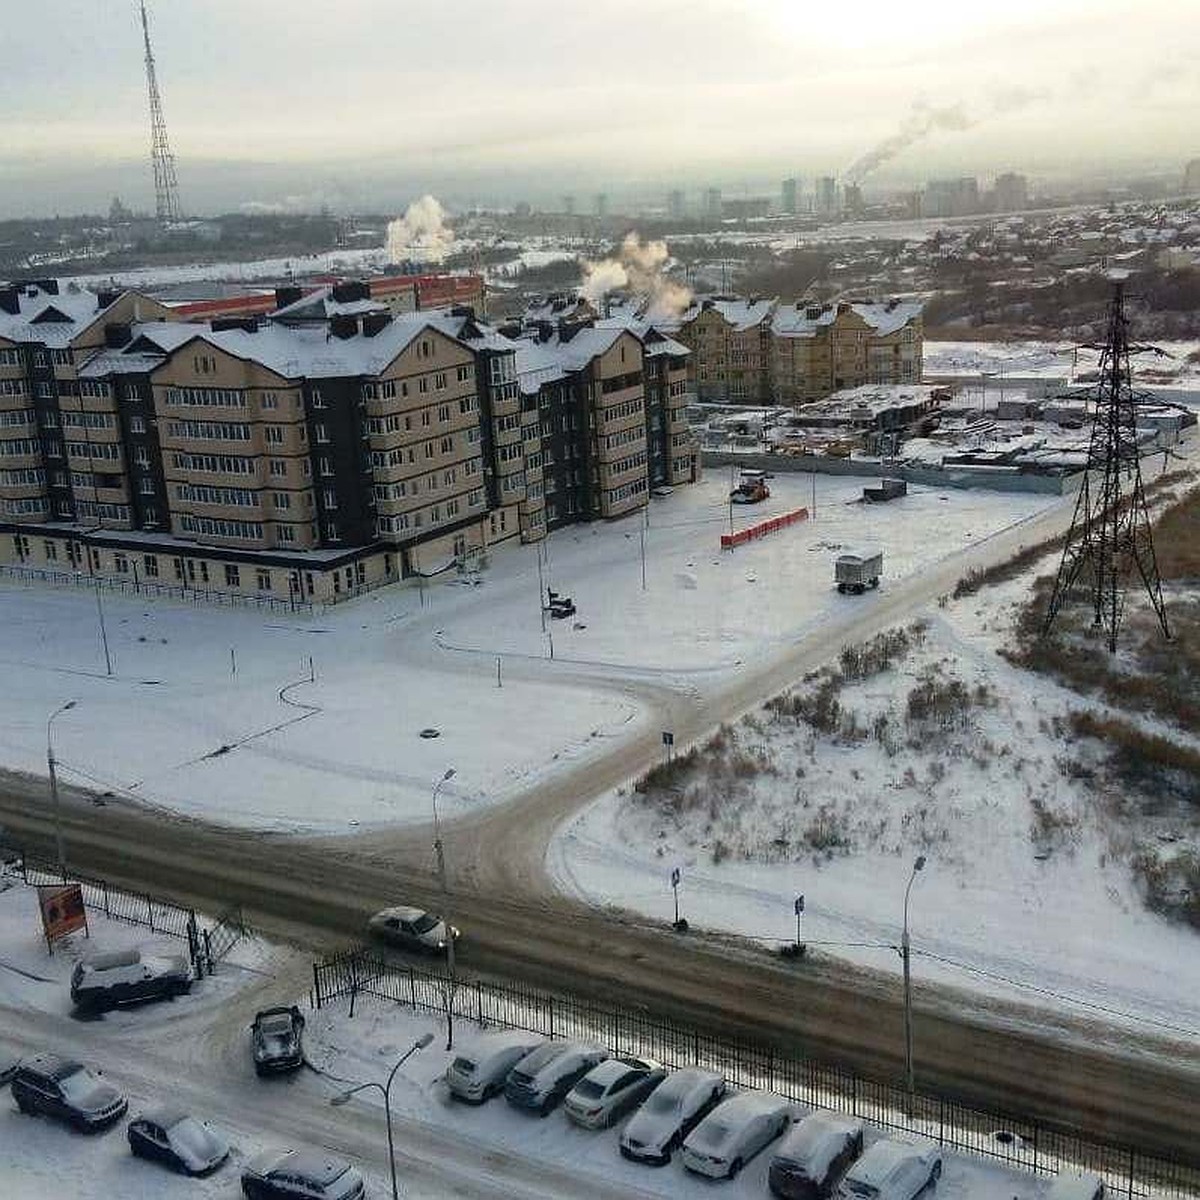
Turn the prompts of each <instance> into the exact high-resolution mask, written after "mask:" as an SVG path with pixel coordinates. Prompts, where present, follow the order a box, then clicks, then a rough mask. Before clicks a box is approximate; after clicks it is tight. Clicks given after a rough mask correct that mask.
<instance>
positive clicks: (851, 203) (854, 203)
mask: <svg viewBox="0 0 1200 1200" xmlns="http://www.w3.org/2000/svg"><path fill="white" fill-rule="evenodd" d="M842 202H843V206H844V207H845V209H846V211H847V212H848V213H860V212H862V210H863V198H862V188H861V187H860V186H859V185H858V184H857V183H848V184H846V187H845V189H844V190H843V192H842Z"/></svg>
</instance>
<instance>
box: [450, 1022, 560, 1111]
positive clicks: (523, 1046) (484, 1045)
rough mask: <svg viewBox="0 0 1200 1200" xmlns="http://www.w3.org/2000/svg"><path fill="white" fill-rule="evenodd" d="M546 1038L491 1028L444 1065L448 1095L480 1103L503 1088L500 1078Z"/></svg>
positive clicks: (517, 1031)
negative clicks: (448, 1063)
mask: <svg viewBox="0 0 1200 1200" xmlns="http://www.w3.org/2000/svg"><path fill="white" fill-rule="evenodd" d="M545 1040H546V1039H545V1038H543V1037H542V1036H541V1035H540V1034H537V1033H525V1032H524V1031H523V1030H520V1029H493V1030H489V1031H488V1032H487V1033H483V1034H480V1035H479V1037H477V1038H476V1039H475V1040H474V1041H473V1042H472V1043H471V1044H470V1045H469V1046H468V1047H466V1049H464V1050H463V1052H462V1053H461V1054H459V1055H458V1056H457V1057H456V1058H455V1059H454V1061H453V1062H451V1064H450V1065H449V1066H448V1067H447V1068H446V1086H447V1087H448V1088H449V1089H450V1094H451V1095H452V1096H455V1097H457V1098H458V1099H459V1100H465V1101H466V1102H467V1103H468V1104H482V1103H483V1102H484V1101H485V1100H490V1099H491V1098H492V1097H493V1096H498V1095H499V1094H500V1093H501V1092H502V1091H504V1081H505V1079H506V1078H507V1077H508V1073H509V1071H511V1070H512V1069H513V1067H515V1066H516V1065H517V1063H519V1062H520V1061H521V1059H523V1058H524V1057H525V1056H526V1055H527V1054H529V1053H530V1052H531V1051H533V1050H536V1049H537V1048H538V1046H540V1045H541V1044H542V1043H543V1042H544V1041H545Z"/></svg>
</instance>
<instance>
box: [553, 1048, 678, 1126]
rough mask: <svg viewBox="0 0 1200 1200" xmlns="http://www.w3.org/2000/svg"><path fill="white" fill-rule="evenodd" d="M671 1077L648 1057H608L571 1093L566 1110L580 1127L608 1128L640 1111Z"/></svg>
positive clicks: (663, 1068)
mask: <svg viewBox="0 0 1200 1200" xmlns="http://www.w3.org/2000/svg"><path fill="white" fill-rule="evenodd" d="M666 1077H667V1070H666V1068H665V1067H663V1066H660V1065H659V1064H658V1063H656V1062H653V1061H652V1060H650V1059H648V1058H607V1059H605V1060H604V1062H602V1063H600V1064H599V1065H598V1066H595V1067H593V1068H592V1069H591V1070H590V1071H589V1072H588V1073H587V1074H586V1075H585V1076H584V1077H583V1078H582V1079H581V1080H580V1081H579V1082H578V1083H577V1084H576V1085H575V1086H574V1087H573V1088H572V1089H571V1090H570V1091H569V1092H568V1093H567V1098H566V1100H564V1101H563V1109H564V1110H565V1112H566V1114H567V1116H568V1117H570V1118H571V1120H572V1121H574V1122H575V1124H576V1125H582V1126H584V1128H586V1129H605V1128H607V1127H608V1126H609V1125H611V1124H612V1123H613V1122H614V1121H617V1120H619V1119H620V1118H621V1117H623V1116H624V1115H625V1114H626V1113H627V1112H629V1110H630V1109H632V1108H636V1107H637V1105H639V1104H640V1103H641V1102H642V1101H643V1100H644V1099H645V1098H646V1097H647V1096H649V1095H650V1094H651V1093H652V1092H653V1091H654V1089H655V1088H656V1087H658V1085H659V1084H660V1083H662V1081H663V1080H664V1079H666Z"/></svg>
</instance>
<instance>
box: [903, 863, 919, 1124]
mask: <svg viewBox="0 0 1200 1200" xmlns="http://www.w3.org/2000/svg"><path fill="white" fill-rule="evenodd" d="M924 869H925V855H923V854H918V855H917V861H916V862H914V863H913V868H912V874H911V875H910V876H909V877H908V887H906V888H905V889H904V932H903V933H902V934H901V937H900V957H901V959H902V960H903V962H904V1082H905V1086H906V1087H907V1088H908V1110H909V1114H910V1115H911V1113H912V1107H913V1097H914V1094H915V1092H916V1082H915V1079H914V1077H913V1038H912V976H911V974H910V972H909V959H910V958H911V954H910V951H909V941H908V897H909V893H910V892H911V891H912V885H913V883H914V882H915V881H916V878H917V873H918V872H919V871H923V870H924Z"/></svg>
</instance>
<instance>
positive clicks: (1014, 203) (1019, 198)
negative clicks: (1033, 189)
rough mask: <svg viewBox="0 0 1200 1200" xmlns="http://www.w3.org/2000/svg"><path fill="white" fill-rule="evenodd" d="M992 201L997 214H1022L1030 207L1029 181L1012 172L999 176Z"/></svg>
mask: <svg viewBox="0 0 1200 1200" xmlns="http://www.w3.org/2000/svg"><path fill="white" fill-rule="evenodd" d="M992 199H993V201H994V205H993V206H994V208H995V210H996V211H997V212H1020V211H1021V210H1022V209H1023V208H1028V207H1029V181H1028V180H1027V179H1026V178H1025V176H1024V175H1017V174H1014V173H1013V172H1012V171H1009V172H1008V173H1007V174H1005V175H997V176H996V187H995V190H994V191H993V193H992Z"/></svg>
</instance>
